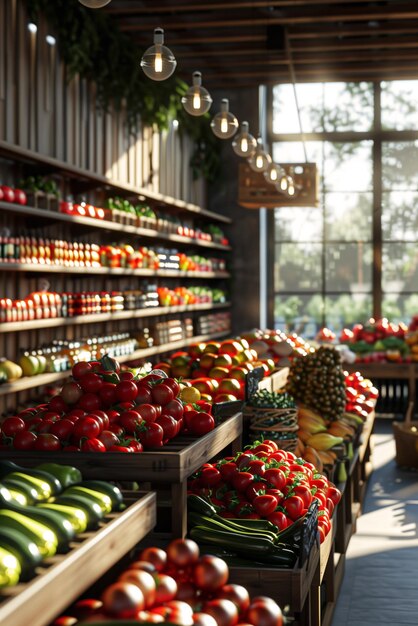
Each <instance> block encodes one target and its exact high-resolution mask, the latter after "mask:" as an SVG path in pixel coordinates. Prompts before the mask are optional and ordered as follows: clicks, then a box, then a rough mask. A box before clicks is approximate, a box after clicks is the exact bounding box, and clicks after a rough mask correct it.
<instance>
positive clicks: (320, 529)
mask: <svg viewBox="0 0 418 626" xmlns="http://www.w3.org/2000/svg"><path fill="white" fill-rule="evenodd" d="M318 532H319V543H324V541H325V537H326V536H327V533H326V530H325V528H324V526H319V525H318Z"/></svg>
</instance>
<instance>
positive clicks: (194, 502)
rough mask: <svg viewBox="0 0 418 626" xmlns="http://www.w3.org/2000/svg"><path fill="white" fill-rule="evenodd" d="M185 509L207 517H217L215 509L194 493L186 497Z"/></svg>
mask: <svg viewBox="0 0 418 626" xmlns="http://www.w3.org/2000/svg"><path fill="white" fill-rule="evenodd" d="M187 508H188V509H190V510H191V511H195V512H196V513H200V514H201V515H206V516H207V517H214V516H215V515H217V511H216V509H215V507H214V506H213V505H212V504H211V503H210V502H208V501H207V500H205V499H204V498H201V497H200V496H197V495H196V494H194V493H193V494H190V495H189V496H187Z"/></svg>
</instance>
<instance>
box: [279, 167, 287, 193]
mask: <svg viewBox="0 0 418 626" xmlns="http://www.w3.org/2000/svg"><path fill="white" fill-rule="evenodd" d="M288 178H289V177H288V176H287V174H286V172H285V171H284V170H283V174H282V175H281V176H280V179H279V184H278V190H279V191H283V192H285V191H287V188H288V186H289V181H288Z"/></svg>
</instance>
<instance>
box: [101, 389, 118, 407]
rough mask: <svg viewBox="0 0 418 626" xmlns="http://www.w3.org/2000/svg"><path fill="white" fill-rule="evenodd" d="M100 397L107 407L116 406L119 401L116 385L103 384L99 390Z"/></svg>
mask: <svg viewBox="0 0 418 626" xmlns="http://www.w3.org/2000/svg"><path fill="white" fill-rule="evenodd" d="M99 396H100V400H101V401H102V402H103V404H104V405H105V406H110V405H111V404H114V403H115V402H116V400H117V398H116V385H115V383H103V385H102V386H101V387H100V390H99Z"/></svg>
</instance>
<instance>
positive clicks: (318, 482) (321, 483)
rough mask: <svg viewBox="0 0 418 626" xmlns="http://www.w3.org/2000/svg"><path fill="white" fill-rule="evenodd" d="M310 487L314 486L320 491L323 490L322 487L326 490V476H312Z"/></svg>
mask: <svg viewBox="0 0 418 626" xmlns="http://www.w3.org/2000/svg"><path fill="white" fill-rule="evenodd" d="M311 487H316V488H317V489H320V490H321V491H323V490H324V489H325V490H326V489H328V480H327V478H325V476H318V477H314V478H313V479H312V480H311Z"/></svg>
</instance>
